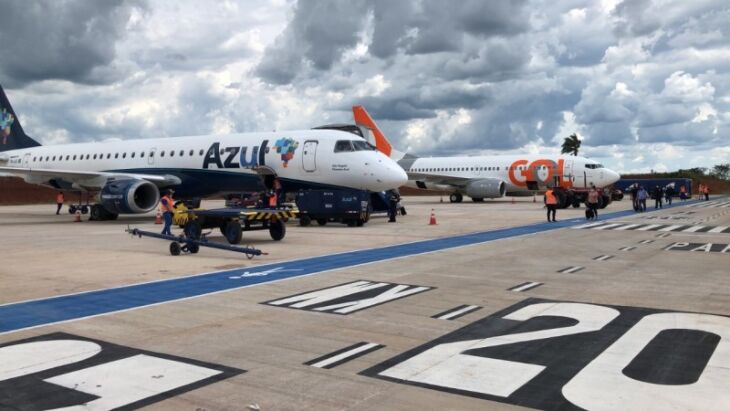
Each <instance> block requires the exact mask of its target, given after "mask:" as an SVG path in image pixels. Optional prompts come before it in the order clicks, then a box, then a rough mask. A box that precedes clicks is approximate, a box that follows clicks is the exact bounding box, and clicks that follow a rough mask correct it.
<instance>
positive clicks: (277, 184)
mask: <svg viewBox="0 0 730 411" xmlns="http://www.w3.org/2000/svg"><path fill="white" fill-rule="evenodd" d="M272 185H273V186H274V194H275V195H276V207H278V206H279V205H281V203H283V202H284V191H283V190H282V189H281V181H279V178H278V177H276V178H274V183H273V184H272Z"/></svg>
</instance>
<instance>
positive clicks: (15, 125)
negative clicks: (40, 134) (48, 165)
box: [0, 86, 40, 151]
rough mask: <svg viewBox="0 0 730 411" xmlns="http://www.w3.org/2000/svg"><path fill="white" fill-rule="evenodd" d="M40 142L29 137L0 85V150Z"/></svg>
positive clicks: (37, 144)
mask: <svg viewBox="0 0 730 411" xmlns="http://www.w3.org/2000/svg"><path fill="white" fill-rule="evenodd" d="M39 145H40V144H39V143H38V142H37V141H35V140H33V139H32V138H30V137H29V136H28V135H27V134H25V131H23V127H22V126H21V125H20V121H18V116H16V115H15V111H13V107H12V106H11V105H10V101H8V97H7V96H6V95H5V90H3V88H2V86H0V151H8V150H17V149H19V148H28V147H36V146H39Z"/></svg>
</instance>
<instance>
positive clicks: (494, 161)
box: [352, 106, 621, 206]
mask: <svg viewBox="0 0 730 411" xmlns="http://www.w3.org/2000/svg"><path fill="white" fill-rule="evenodd" d="M352 112H353V115H354V117H355V124H357V125H358V126H359V127H360V128H361V129H363V132H364V134H366V135H365V138H366V139H367V140H368V141H369V142H370V143H371V144H373V145H375V147H376V148H377V149H378V150H379V151H380V152H382V153H383V154H385V155H387V156H389V157H390V158H392V159H393V160H395V161H397V162H398V164H399V165H400V166H401V167H403V169H404V170H405V171H406V173H407V174H408V183H407V184H406V186H409V187H414V188H419V189H430V190H440V191H447V192H450V193H451V194H450V196H449V200H450V201H451V202H452V203H459V202H461V201H462V199H463V196H464V195H466V196H469V197H471V199H472V201H474V202H480V201H483V200H484V199H485V198H500V197H503V196H505V195H506V196H531V195H533V194H535V193H536V192H538V191H542V190H545V189H546V188H547V187H548V186H552V187H561V188H562V189H563V190H561V191H562V192H564V193H565V196H564V198H563V199H562V201H561V202H562V203H563V206H567V205H570V204H573V205H575V206H577V205H579V204H580V203H581V202H584V201H585V197H586V196H587V192H588V190H590V188H591V186H595V187H597V188H599V189H600V188H603V187H609V186H611V185H612V184H613V183H615V182H616V181H618V180H619V179H620V178H621V176H620V175H619V174H618V173H617V172H615V171H613V170H610V169H608V168H606V167H604V166H603V165H601V164H600V163H598V162H596V161H593V160H590V159H588V158H585V157H580V156H566V155H531V154H529V155H527V154H526V155H491V156H451V157H417V156H414V155H411V154H407V153H403V152H400V151H398V150H396V149H395V148H394V147H393V145H392V144H391V143H390V141H388V139H387V138H386V137H385V135H384V134H383V133H382V131H381V130H380V129H379V128H378V126H377V124H376V123H375V121H374V120H373V119H372V117H370V115H369V114H368V112H367V111H366V110H365V108H363V107H362V106H353V107H352ZM610 201H611V199H610V196H609V195H608V194H607V193H605V194H603V195H602V198H601V203H602V206H605V205H607V204H608V203H609V202H610Z"/></svg>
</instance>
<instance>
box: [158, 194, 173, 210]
mask: <svg viewBox="0 0 730 411" xmlns="http://www.w3.org/2000/svg"><path fill="white" fill-rule="evenodd" d="M160 211H161V212H163V213H165V212H168V211H169V212H171V213H173V212H175V207H173V201H172V197H170V196H164V197H162V198H161V199H160Z"/></svg>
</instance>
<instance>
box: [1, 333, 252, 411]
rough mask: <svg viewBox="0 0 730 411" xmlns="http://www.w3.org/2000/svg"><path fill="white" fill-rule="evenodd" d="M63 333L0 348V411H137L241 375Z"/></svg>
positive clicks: (185, 360) (221, 367)
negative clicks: (134, 410)
mask: <svg viewBox="0 0 730 411" xmlns="http://www.w3.org/2000/svg"><path fill="white" fill-rule="evenodd" d="M244 372H245V371H244V370H239V369H235V368H230V367H225V366H221V365H216V364H210V363H203V362H200V361H196V360H191V359H187V358H182V357H175V356H170V355H166V354H160V353H154V352H150V351H142V350H138V349H135V348H131V347H125V346H121V345H116V344H111V343H108V342H105V341H99V340H92V339H88V338H85V337H78V336H75V335H71V334H65V333H54V334H47V335H43V336H40V337H34V338H30V339H26V340H21V341H14V342H11V343H7V344H2V345H0V398H1V400H0V404H1V405H0V408H2V409H13V410H47V409H59V410H60V409H64V410H111V409H139V408H141V407H144V406H145V405H149V404H153V403H156V402H159V401H162V400H164V399H166V398H171V397H174V396H176V395H180V394H182V393H185V392H187V391H190V390H193V389H196V388H199V387H203V386H205V385H208V384H212V383H214V382H217V381H221V380H224V379H226V378H230V377H232V376H235V375H239V374H241V373H244Z"/></svg>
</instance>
